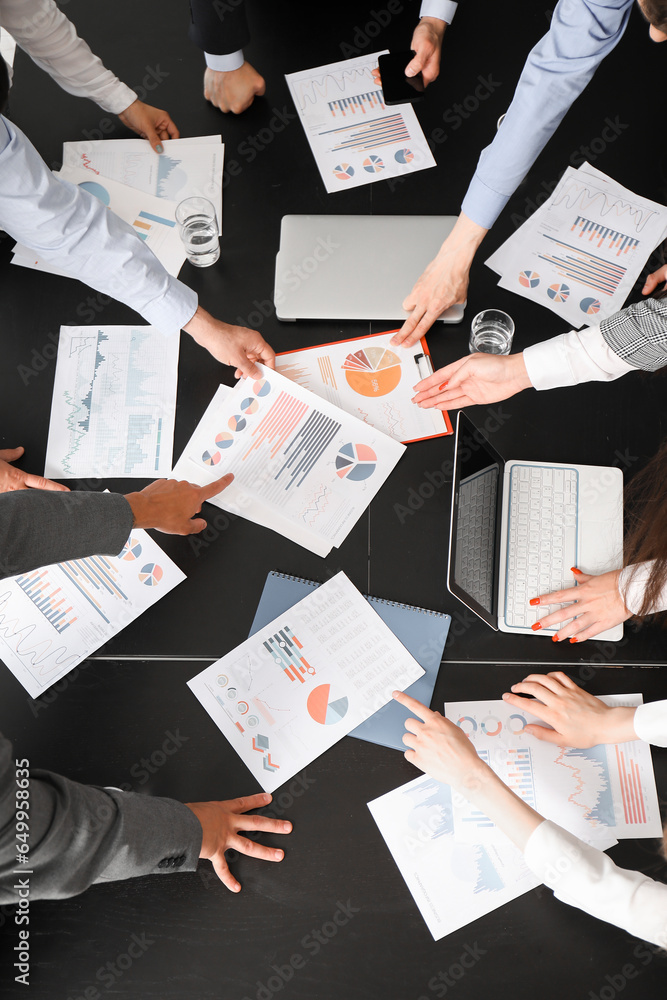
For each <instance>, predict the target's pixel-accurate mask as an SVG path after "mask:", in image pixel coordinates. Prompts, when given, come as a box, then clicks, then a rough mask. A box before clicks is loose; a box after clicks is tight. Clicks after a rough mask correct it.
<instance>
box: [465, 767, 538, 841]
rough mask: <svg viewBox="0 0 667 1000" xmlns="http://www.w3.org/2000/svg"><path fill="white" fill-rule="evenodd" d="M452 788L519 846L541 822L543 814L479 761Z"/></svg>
mask: <svg viewBox="0 0 667 1000" xmlns="http://www.w3.org/2000/svg"><path fill="white" fill-rule="evenodd" d="M456 790H457V791H458V792H460V794H461V795H463V796H464V798H466V799H467V800H468V801H469V802H470V803H471V804H472V805H474V806H475V807H476V808H477V809H479V810H480V812H483V813H484V814H485V815H486V816H488V817H489V819H490V820H492V821H493V822H494V823H495V824H496V826H497V827H498V828H499V829H500V830H502V832H503V833H504V834H505V835H506V836H507V837H509V839H510V840H511V841H512V843H514V844H516V846H517V847H518V848H519V849H520V850H523V849H524V847H525V846H526V843H527V842H528V838H529V837H530V836H531V834H532V833H533V831H534V830H536V829H537V827H538V826H539V825H540V823H542V822H543V819H544V818H543V817H542V816H540V814H539V813H538V812H535V810H534V809H532V808H531V807H530V806H529V805H528V804H527V803H526V802H524V801H523V799H520V798H519V797H518V795H515V794H514V792H513V791H512V790H511V789H510V788H508V787H507V785H505V784H504V783H503V782H502V781H501V780H500V778H499V777H498V776H497V775H496V774H495V772H494V771H492V770H491V768H490V767H488V766H487V765H486V764H484V763H483V762H482V761H480V762H479V765H476V766H475V768H474V769H473V771H472V772H471V775H470V777H469V779H468V780H467V781H466V783H465V784H463V783H462V784H461V785H459V786H458V787H457V789H456Z"/></svg>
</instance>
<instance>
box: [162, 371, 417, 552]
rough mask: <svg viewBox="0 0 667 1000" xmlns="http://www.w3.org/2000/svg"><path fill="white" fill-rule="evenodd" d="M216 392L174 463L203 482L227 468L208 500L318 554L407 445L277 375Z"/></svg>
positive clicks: (339, 534)
mask: <svg viewBox="0 0 667 1000" xmlns="http://www.w3.org/2000/svg"><path fill="white" fill-rule="evenodd" d="M260 368H262V373H263V378H262V379H260V380H258V381H256V382H253V381H252V380H250V379H246V380H241V381H239V382H238V383H237V385H236V386H235V387H234V389H233V391H232V392H231V394H230V393H228V392H226V391H225V390H224V389H223V391H219V392H217V393H216V395H215V396H214V397H213V399H212V401H211V403H210V404H209V406H208V408H207V410H206V413H205V414H204V416H203V417H202V419H201V420H200V422H199V425H198V427H197V429H196V430H195V432H194V434H193V435H192V437H191V438H190V441H189V442H188V444H187V445H186V447H185V450H184V452H183V454H182V455H181V457H180V459H179V460H178V462H177V463H176V465H175V466H174V470H173V475H174V476H175V477H176V478H178V479H187V480H189V481H190V482H194V483H198V484H199V485H203V484H204V483H210V482H213V480H215V479H219V478H220V477H221V476H223V475H224V474H225V473H227V472H233V473H234V476H235V479H234V482H233V483H232V484H231V486H228V487H227V489H226V490H225V491H224V492H223V493H221V494H220V495H219V496H218V497H214V498H213V500H212V501H211V503H214V504H215V505H216V506H218V507H221V508H222V509H223V510H226V511H229V512H231V513H234V514H239V515H241V516H242V517H246V518H248V520H250V521H254V522H255V523H257V524H262V525H265V526H266V527H269V528H272V529H273V530H274V531H278V532H279V533H280V534H283V535H285V537H287V538H291V539H292V541H294V542H297V543H298V544H299V545H303V546H304V547H305V548H307V549H310V551H311V552H314V553H315V554H316V555H320V556H326V555H327V554H328V553H329V552H330V551H331V549H332V548H333V547H337V546H339V545H340V544H341V543H342V542H343V540H344V539H345V538H346V537H347V535H348V534H349V532H350V531H351V529H352V527H353V526H354V525H355V524H356V522H357V521H358V519H359V517H360V516H361V515H362V513H363V512H364V511H365V510H366V508H367V507H368V505H369V503H370V502H371V500H372V499H373V497H374V496H375V495H376V493H377V492H378V490H379V489H380V487H381V486H382V485H383V483H384V482H385V480H386V479H387V477H388V475H389V474H390V472H391V471H392V469H393V468H394V466H395V465H396V463H397V462H398V460H399V458H400V457H401V455H402V454H403V452H404V451H405V448H404V446H403V445H401V444H398V442H396V441H393V440H392V439H391V438H390V437H387V435H385V434H382V433H381V432H380V431H377V430H374V429H373V428H372V427H369V426H368V425H367V424H365V423H363V421H361V420H358V419H357V418H356V417H352V416H350V415H349V414H347V413H344V412H343V411H342V410H339V409H338V408H337V407H334V406H332V405H331V404H330V403H328V402H327V401H326V400H322V399H320V398H319V397H318V396H315V395H314V393H311V392H308V390H306V389H303V388H301V386H299V385H296V384H295V383H294V382H290V381H289V379H286V378H285V377H284V376H282V375H280V374H279V373H278V372H272V371H271V370H270V369H268V368H264V367H263V366H260Z"/></svg>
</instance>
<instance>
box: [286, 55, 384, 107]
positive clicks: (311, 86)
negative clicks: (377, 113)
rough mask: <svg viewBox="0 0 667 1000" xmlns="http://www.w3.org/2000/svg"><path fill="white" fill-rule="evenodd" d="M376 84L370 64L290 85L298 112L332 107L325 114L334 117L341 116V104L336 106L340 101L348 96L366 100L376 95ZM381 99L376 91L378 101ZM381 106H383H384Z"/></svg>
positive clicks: (334, 71)
mask: <svg viewBox="0 0 667 1000" xmlns="http://www.w3.org/2000/svg"><path fill="white" fill-rule="evenodd" d="M378 82H379V74H378V72H377V69H375V72H373V67H372V66H371V65H370V64H368V65H365V66H356V67H355V66H352V67H347V68H345V69H340V70H338V71H336V70H331V71H329V72H326V73H322V74H321V75H319V76H314V77H312V78H311V79H303V80H298V81H296V82H295V83H294V95H295V97H296V104H297V107H298V109H299V111H301V112H308V111H312V110H314V109H316V108H317V107H318V106H321V105H322V104H324V105H325V106H326V107H327V108H329V105H332V107H331V108H330V110H329V113H330V114H331V115H332V117H335V116H336V114H337V113H342V111H343V109H344V107H345V105H344V104H343V107H340V105H341V103H342V101H341V99H347V100H349V99H350V97H352V96H357V97H361V96H364V97H367V96H368V95H369V94H370V93H371V92H373V91H375V92H377V90H378ZM348 91H352V94H351V95H349V94H348ZM381 96H382V91H381V90H380V98H381ZM382 106H383V107H384V104H383V105H382Z"/></svg>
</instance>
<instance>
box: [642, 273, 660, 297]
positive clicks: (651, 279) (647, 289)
mask: <svg viewBox="0 0 667 1000" xmlns="http://www.w3.org/2000/svg"><path fill="white" fill-rule="evenodd" d="M657 284H658V278H657V275H656V274H655V273H654V274H649V276H648V278H647V279H646V281H645V282H644V287H643V288H642V295H649V294H650V293H651V292H652V291H653V289H654V288H655V287H656V285H657Z"/></svg>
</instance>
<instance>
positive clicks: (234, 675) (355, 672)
mask: <svg viewBox="0 0 667 1000" xmlns="http://www.w3.org/2000/svg"><path fill="white" fill-rule="evenodd" d="M423 673H424V671H423V670H422V668H421V667H420V666H419V664H418V663H417V661H416V660H415V659H414V658H413V657H412V656H411V655H410V653H408V651H407V650H406V649H405V647H404V646H403V645H401V643H400V642H399V641H398V639H397V638H396V636H395V635H394V634H393V632H391V631H390V630H389V629H388V628H387V626H386V625H385V624H384V622H383V621H382V619H381V618H380V617H379V615H378V614H377V613H376V612H375V611H374V610H373V608H372V607H371V606H370V605H369V604H368V602H367V601H366V600H365V599H364V597H363V596H362V595H361V594H360V593H359V591H358V590H357V589H356V587H354V586H353V585H352V583H350V581H349V580H348V578H347V577H346V576H345V574H344V573H338V574H337V575H336V576H335V577H333V579H331V580H329V581H328V582H327V583H325V584H323V585H322V586H321V587H318V589H317V590H315V591H313V592H312V593H311V594H309V595H308V596H307V597H305V598H304V599H303V600H302V601H299V603H298V604H295V605H294V607H293V608H291V609H290V610H289V611H287V612H286V613H285V614H284V615H281V616H280V617H279V618H276V619H274V621H272V622H271V623H270V624H269V625H267V626H266V627H265V628H263V629H260V631H259V632H257V633H255V635H253V636H251V637H250V638H249V639H247V640H246V641H245V642H244V643H242V644H241V645H240V646H237V648H236V649H234V650H232V651H231V652H230V653H227V655H226V656H223V657H221V659H219V660H218V661H217V663H214V664H212V666H210V667H207V668H206V670H204V671H202V673H200V674H198V675H197V676H196V677H193V678H192V680H190V681H188V686H189V687H190V689H191V690H192V691H193V693H194V694H195V695H196V697H197V698H198V699H199V701H200V702H201V704H202V705H203V706H204V708H205V709H206V711H207V712H208V714H209V715H210V716H211V718H212V719H213V721H214V722H215V724H216V725H217V726H218V728H219V729H220V730H221V732H222V733H224V735H225V736H226V737H227V739H228V740H229V742H230V743H231V745H232V746H233V747H234V749H235V750H236V752H237V753H238V755H239V756H240V757H241V759H242V760H243V761H244V763H245V764H246V765H247V767H248V768H249V769H250V771H252V773H253V775H254V776H255V778H256V779H257V781H258V782H259V783H260V785H261V786H262V788H263V789H264V790H265V791H267V792H272V791H274V790H275V789H276V788H278V787H279V786H280V785H282V784H283V783H284V782H285V781H287V780H289V779H290V778H291V777H293V776H294V775H295V774H296V773H297V772H298V771H300V770H301V769H302V768H303V767H305V766H306V765H307V764H309V763H310V762H311V761H313V760H315V758H316V757H319V756H320V754H322V753H324V751H325V750H328V749H329V747H332V746H333V745H334V744H335V743H337V742H338V741H339V740H340V739H342V737H343V736H345V735H347V733H349V732H350V731H351V730H352V729H354V728H355V727H356V726H358V725H360V723H362V722H363V721H364V720H365V719H368V718H369V717H370V716H371V715H373V714H374V713H375V712H376V711H377V710H378V709H379V708H381V707H382V706H383V705H385V704H386V703H387V702H388V701H389V700H390V699H391V694H392V691H394V690H395V689H397V688H400V689H401V690H404V689H405V688H406V687H408V686H409V685H410V684H411V683H413V682H414V681H415V680H417V678H418V677H420V676H421V675H422V674H423Z"/></svg>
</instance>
